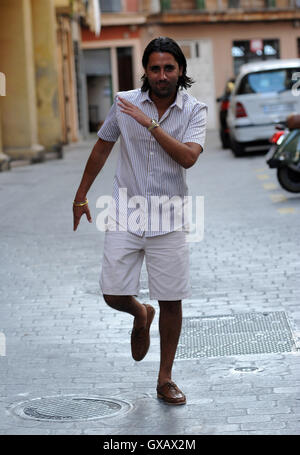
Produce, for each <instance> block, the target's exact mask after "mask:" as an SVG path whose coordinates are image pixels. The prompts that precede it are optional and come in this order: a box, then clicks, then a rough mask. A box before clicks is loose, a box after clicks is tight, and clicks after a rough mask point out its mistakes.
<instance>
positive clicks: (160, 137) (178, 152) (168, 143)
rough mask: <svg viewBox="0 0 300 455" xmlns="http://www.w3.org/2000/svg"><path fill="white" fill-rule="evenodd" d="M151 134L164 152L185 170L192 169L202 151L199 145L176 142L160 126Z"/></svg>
mask: <svg viewBox="0 0 300 455" xmlns="http://www.w3.org/2000/svg"><path fill="white" fill-rule="evenodd" d="M149 125H150V123H149ZM149 125H148V126H149ZM151 134H152V136H154V137H155V139H156V140H157V142H158V143H159V145H160V146H161V147H162V148H163V149H164V151H165V152H167V154H168V155H170V157H171V158H173V160H174V161H176V163H178V164H180V165H181V166H183V167H184V168H185V169H188V168H189V167H192V166H193V165H194V164H195V163H196V161H197V159H198V156H199V155H200V153H201V152H202V150H203V149H202V147H201V145H200V144H196V143H195V142H186V143H185V144H183V143H182V142H180V141H177V139H175V138H174V137H172V136H170V134H168V133H167V132H166V131H165V130H163V129H162V128H161V127H160V126H158V127H157V128H154V129H152V130H151Z"/></svg>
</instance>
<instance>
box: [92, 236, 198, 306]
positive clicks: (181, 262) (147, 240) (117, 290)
mask: <svg viewBox="0 0 300 455" xmlns="http://www.w3.org/2000/svg"><path fill="white" fill-rule="evenodd" d="M144 256H145V257H146V268H147V272H148V285H149V293H150V299H151V300H172V301H175V300H182V299H185V298H187V297H190V284H189V247H188V243H187V242H186V233H185V232H184V231H173V232H170V233H168V234H163V235H158V236H154V237H145V236H143V237H139V236H137V235H135V234H132V233H130V232H127V231H126V232H123V231H107V232H106V233H105V240H104V250H103V262H102V271H101V276H100V287H101V290H102V293H103V294H107V295H134V296H138V294H139V289H140V274H141V268H142V264H143V260H144Z"/></svg>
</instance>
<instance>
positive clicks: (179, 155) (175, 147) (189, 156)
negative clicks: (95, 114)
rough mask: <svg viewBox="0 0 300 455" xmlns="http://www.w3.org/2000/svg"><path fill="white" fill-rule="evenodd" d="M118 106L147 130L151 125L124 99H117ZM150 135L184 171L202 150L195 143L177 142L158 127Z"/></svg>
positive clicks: (147, 119) (148, 118)
mask: <svg viewBox="0 0 300 455" xmlns="http://www.w3.org/2000/svg"><path fill="white" fill-rule="evenodd" d="M119 106H120V107H121V111H122V112H124V113H125V114H127V115H130V116H131V117H132V118H134V119H135V120H136V121H137V122H138V123H140V124H141V125H142V126H144V127H146V128H148V127H149V126H150V125H151V119H150V117H148V116H147V115H146V114H144V112H142V111H141V110H140V109H139V108H138V107H137V106H135V105H134V104H132V103H130V102H129V101H127V100H125V99H124V98H121V97H119ZM151 134H152V135H153V136H154V137H155V139H156V140H157V142H158V143H159V145H160V146H161V147H162V148H163V149H164V151H165V152H166V153H167V154H168V155H170V156H171V158H173V160H174V161H176V162H177V163H178V164H180V165H181V166H183V167H184V168H185V169H188V168H189V167H192V166H193V165H194V164H195V163H196V161H197V159H198V156H199V155H200V153H201V152H202V150H203V149H202V147H201V145H200V144H197V143H196V142H186V143H182V142H180V141H178V140H177V139H175V138H174V137H172V136H170V134H168V133H167V132H166V131H165V130H164V129H163V128H161V127H160V126H159V127H156V128H154V129H152V130H151Z"/></svg>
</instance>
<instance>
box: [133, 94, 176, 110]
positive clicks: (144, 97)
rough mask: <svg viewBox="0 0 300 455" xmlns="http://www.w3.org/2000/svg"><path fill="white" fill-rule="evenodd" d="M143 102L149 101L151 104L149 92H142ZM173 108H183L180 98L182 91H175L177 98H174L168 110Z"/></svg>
mask: <svg viewBox="0 0 300 455" xmlns="http://www.w3.org/2000/svg"><path fill="white" fill-rule="evenodd" d="M145 101H149V102H150V103H153V101H152V100H151V98H150V96H149V90H147V91H146V92H142V100H141V102H142V103H144V102H145ZM173 106H177V107H178V108H179V109H182V108H183V98H182V90H180V89H178V90H177V96H176V98H175V101H174V103H172V104H171V106H170V108H171V107H173Z"/></svg>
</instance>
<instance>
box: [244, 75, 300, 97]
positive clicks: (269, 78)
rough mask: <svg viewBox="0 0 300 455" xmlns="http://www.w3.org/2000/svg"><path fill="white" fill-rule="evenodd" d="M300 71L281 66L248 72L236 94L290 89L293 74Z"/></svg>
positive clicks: (292, 82)
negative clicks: (280, 67)
mask: <svg viewBox="0 0 300 455" xmlns="http://www.w3.org/2000/svg"><path fill="white" fill-rule="evenodd" d="M297 72H300V68H282V69H278V70H270V71H260V72H256V73H249V74H246V76H244V77H243V79H242V80H241V83H240V86H239V88H238V91H237V94H238V95H244V94H247V93H267V92H283V91H284V90H290V89H291V88H292V85H293V84H294V83H295V80H294V81H293V80H292V78H293V74H294V73H297Z"/></svg>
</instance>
